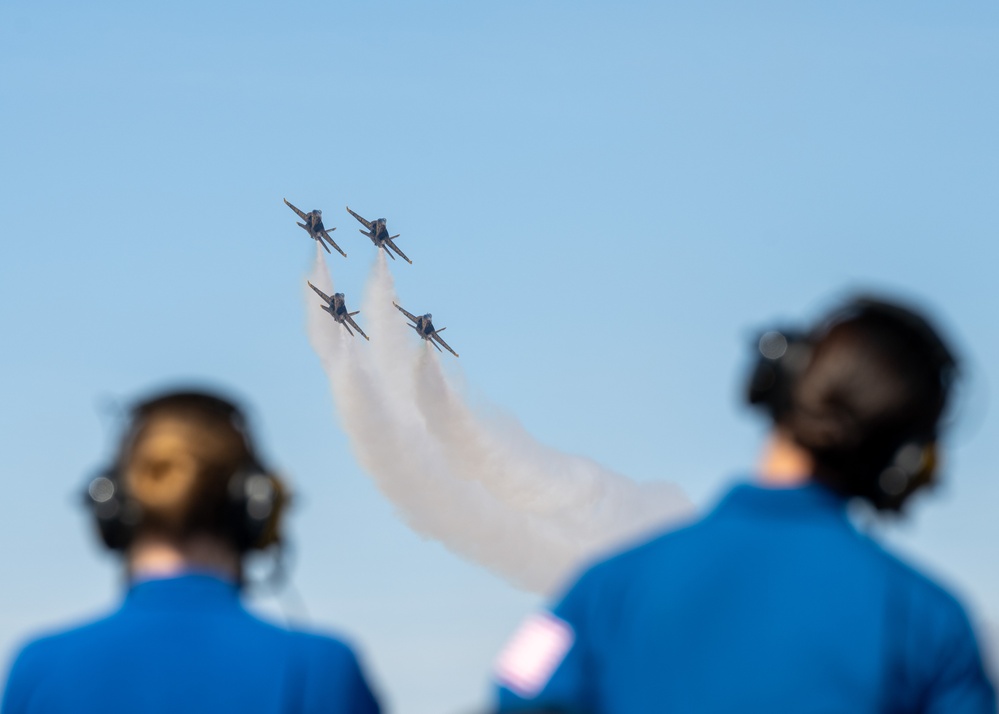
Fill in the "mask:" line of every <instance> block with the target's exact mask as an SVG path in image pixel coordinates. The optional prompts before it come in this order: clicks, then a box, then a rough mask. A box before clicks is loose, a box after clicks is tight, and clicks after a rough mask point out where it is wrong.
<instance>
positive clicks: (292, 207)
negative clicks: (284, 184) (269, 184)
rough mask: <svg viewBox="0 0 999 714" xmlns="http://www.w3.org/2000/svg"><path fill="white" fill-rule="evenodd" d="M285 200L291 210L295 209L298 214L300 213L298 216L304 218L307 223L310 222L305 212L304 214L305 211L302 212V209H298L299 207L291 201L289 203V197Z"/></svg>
mask: <svg viewBox="0 0 999 714" xmlns="http://www.w3.org/2000/svg"><path fill="white" fill-rule="evenodd" d="M284 202H285V204H286V205H287V206H288V208H290V209H291V210H293V211H294V212H295V213H297V214H298V217H299V218H301V219H302V220H303V221H305V222H306V223H308V222H309V219H308V218H306V217H305V214H304V213H302V211H300V210H298V209H297V208H295V207H294V206H293V205H291V204H290V203H288V199H287V198H286V199H284Z"/></svg>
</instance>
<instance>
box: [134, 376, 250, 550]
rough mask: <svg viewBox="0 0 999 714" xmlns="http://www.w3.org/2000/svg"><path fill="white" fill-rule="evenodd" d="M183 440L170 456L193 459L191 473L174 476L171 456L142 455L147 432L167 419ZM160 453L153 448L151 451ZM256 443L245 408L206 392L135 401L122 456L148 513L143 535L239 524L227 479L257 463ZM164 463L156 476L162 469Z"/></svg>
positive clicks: (219, 531)
mask: <svg viewBox="0 0 999 714" xmlns="http://www.w3.org/2000/svg"><path fill="white" fill-rule="evenodd" d="M168 422H169V423H171V424H172V425H173V427H174V438H175V439H176V440H177V442H178V443H179V444H180V445H181V446H180V448H179V449H178V450H177V451H170V452H169V453H175V454H177V455H176V456H174V457H171V458H181V452H182V453H183V458H187V459H190V462H191V463H192V465H193V479H191V480H190V481H182V480H181V479H179V478H176V477H174V478H173V479H172V480H171V478H170V471H169V464H168V463H167V462H168V461H169V458H167V459H166V460H165V461H164V462H163V463H160V464H157V463H150V462H149V461H148V459H146V461H145V462H144V461H143V459H144V458H146V457H145V451H144V450H143V447H144V445H145V444H146V440H147V437H149V436H150V435H151V434H154V433H156V432H155V430H156V429H157V427H162V426H163V425H164V424H166V423H168ZM153 458H155V456H154V457H153ZM254 461H255V456H254V454H253V447H252V444H251V442H250V440H249V437H248V435H247V432H246V427H245V424H244V423H243V417H242V414H241V412H240V411H239V409H238V408H237V407H236V406H235V405H234V404H233V403H231V402H229V401H226V400H224V399H222V398H220V397H216V396H213V395H210V394H206V393H202V392H189V391H184V392H171V393H168V394H164V395H161V396H157V397H155V398H152V399H149V400H146V401H143V402H141V403H139V404H137V405H136V406H135V407H134V408H133V410H132V426H131V428H130V429H129V431H128V433H127V434H126V437H125V439H124V440H123V443H122V445H121V449H120V451H119V456H118V465H119V469H120V472H121V473H122V474H123V475H124V478H125V481H126V489H127V490H128V492H129V495H130V497H131V498H132V499H133V500H134V501H135V503H136V504H137V505H138V506H139V508H140V510H141V513H142V517H141V520H140V521H139V523H138V525H137V529H136V533H137V535H143V534H156V535H161V536H166V537H169V538H171V539H176V540H183V539H186V538H189V537H191V536H193V535H198V534H210V535H214V536H218V537H222V538H227V537H229V535H230V534H231V533H232V532H233V528H232V524H231V523H230V522H229V521H230V520H231V518H232V514H231V513H230V508H229V505H228V504H229V499H228V498H227V488H228V487H229V479H230V477H231V476H232V474H233V473H235V472H236V471H237V470H239V469H240V468H241V467H243V466H245V465H247V464H250V463H253V462H254ZM157 468H161V469H162V470H163V476H162V478H157V476H156V469H157Z"/></svg>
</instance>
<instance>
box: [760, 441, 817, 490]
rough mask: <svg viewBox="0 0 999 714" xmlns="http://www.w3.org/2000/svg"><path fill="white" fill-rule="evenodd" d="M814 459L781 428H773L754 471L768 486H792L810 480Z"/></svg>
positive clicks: (763, 483) (761, 481) (800, 484)
mask: <svg viewBox="0 0 999 714" xmlns="http://www.w3.org/2000/svg"><path fill="white" fill-rule="evenodd" d="M814 468H815V460H814V459H813V458H812V456H811V454H809V453H808V452H807V451H806V450H805V449H803V448H801V447H800V446H798V445H797V444H796V443H795V442H794V440H793V439H791V437H790V436H789V435H788V434H787V433H785V432H784V431H783V430H781V429H774V431H773V432H771V434H770V438H769V439H767V442H766V445H765V446H764V447H763V453H761V454H760V459H759V462H758V463H757V469H756V473H757V476H758V478H759V481H760V483H761V484H762V485H764V486H767V487H769V488H793V487H795V486H802V485H804V484H806V483H808V482H809V481H811V480H812V471H813V470H814Z"/></svg>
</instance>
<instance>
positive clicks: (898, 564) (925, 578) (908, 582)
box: [858, 534, 968, 625]
mask: <svg viewBox="0 0 999 714" xmlns="http://www.w3.org/2000/svg"><path fill="white" fill-rule="evenodd" d="M858 539H859V541H860V545H861V548H862V549H863V550H864V551H866V554H867V556H868V558H870V560H871V561H872V562H873V563H874V564H875V566H876V567H878V568H879V569H880V570H882V571H883V572H884V573H885V576H886V578H887V580H888V588H889V590H890V592H891V593H892V596H893V598H894V600H895V603H896V605H897V606H898V607H903V606H904V607H905V608H906V609H907V610H910V611H912V614H914V615H919V616H920V619H924V622H925V618H926V617H931V618H932V619H934V620H945V621H948V622H949V624H951V625H953V624H956V623H958V622H962V621H963V622H966V621H967V619H968V618H967V614H966V613H965V608H964V606H963V605H962V604H961V602H960V600H959V599H958V597H957V596H956V595H955V594H954V593H953V592H951V591H950V590H949V589H948V588H947V587H945V586H944V585H942V584H941V583H940V582H939V581H938V580H937V579H935V578H933V577H931V576H930V575H928V574H927V573H925V572H923V571H922V570H920V569H919V568H917V567H915V566H914V565H912V564H910V563H908V562H907V561H905V560H903V559H902V558H900V557H899V556H897V555H895V554H894V553H891V552H890V551H889V550H887V549H886V548H885V547H884V546H882V545H881V544H880V543H878V542H877V541H875V540H873V539H872V538H869V537H868V536H866V535H862V534H858Z"/></svg>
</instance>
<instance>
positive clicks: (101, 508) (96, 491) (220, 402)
mask: <svg viewBox="0 0 999 714" xmlns="http://www.w3.org/2000/svg"><path fill="white" fill-rule="evenodd" d="M171 401H184V402H186V403H188V404H192V405H197V407H198V408H200V409H204V410H205V411H207V412H213V413H215V414H218V415H220V416H222V417H223V418H225V419H227V420H228V421H229V422H230V423H231V424H232V426H233V428H234V429H235V430H236V431H237V432H238V433H239V435H240V438H241V439H242V440H243V444H244V445H245V446H246V452H247V453H248V454H249V455H250V457H249V458H248V459H247V460H246V461H245V462H244V463H243V464H241V465H240V466H239V467H238V468H237V469H236V470H235V471H234V472H233V473H232V475H231V476H229V479H228V484H227V486H226V503H225V513H226V529H227V531H228V532H227V535H228V536H229V537H230V539H231V541H232V543H233V544H234V545H235V547H236V549H237V550H238V551H239V552H240V554H243V553H246V552H248V551H251V550H264V549H266V548H268V547H269V546H271V545H275V544H280V542H281V519H282V516H283V514H284V510H285V508H286V506H287V504H288V500H289V499H288V491H287V489H286V488H285V485H284V483H283V482H282V480H281V479H280V478H278V477H277V475H275V474H274V473H273V472H271V471H270V470H269V469H267V468H266V467H264V466H263V464H262V463H261V462H260V460H259V459H258V458H257V456H256V455H255V452H254V450H253V446H252V440H251V439H250V433H249V429H248V427H247V423H246V418H245V417H244V415H243V413H242V411H240V409H239V408H238V407H237V406H236V405H235V404H233V403H232V402H229V401H227V400H225V399H223V398H221V397H218V396H215V395H212V394H207V393H205V392H198V391H177V392H170V393H167V394H163V395H161V396H157V397H155V398H152V399H149V400H146V401H142V402H139V403H138V404H136V405H135V406H133V407H132V409H131V410H130V423H129V425H128V427H127V428H126V430H125V433H124V436H123V438H122V440H121V445H120V447H119V450H118V455H117V457H116V459H115V461H114V462H113V464H112V465H110V466H107V467H105V468H103V469H100V470H99V471H98V473H97V475H96V476H94V477H93V478H91V479H90V481H89V482H88V483H87V486H86V489H85V490H84V493H83V500H84V504H85V506H86V508H87V509H88V510H89V511H90V512H91V513H92V514H93V517H94V519H95V521H96V523H97V528H98V532H99V533H100V536H101V540H102V542H103V543H104V545H105V546H107V547H108V548H109V549H110V550H113V551H119V552H122V551H125V550H127V549H128V548H129V546H130V545H131V543H132V541H133V539H134V537H135V533H136V531H137V529H138V528H139V526H140V525H141V524H142V508H141V506H140V505H139V504H138V503H137V502H136V501H135V499H133V498H132V497H131V496H130V495H129V493H128V489H127V488H126V487H125V479H124V474H123V473H122V467H123V461H124V458H125V457H126V455H127V454H128V453H129V452H130V450H131V449H132V447H133V446H134V445H135V441H136V439H137V437H138V435H139V433H140V432H141V430H142V428H143V427H144V426H145V425H146V424H147V422H148V419H149V417H150V416H151V415H152V414H154V413H155V411H156V410H157V409H158V408H159V407H160V406H163V405H164V404H167V403H169V402H171Z"/></svg>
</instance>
